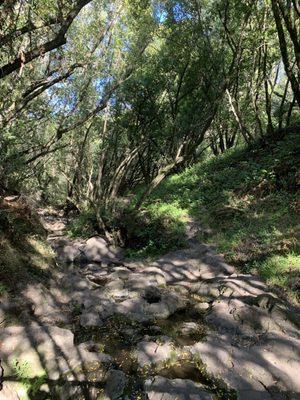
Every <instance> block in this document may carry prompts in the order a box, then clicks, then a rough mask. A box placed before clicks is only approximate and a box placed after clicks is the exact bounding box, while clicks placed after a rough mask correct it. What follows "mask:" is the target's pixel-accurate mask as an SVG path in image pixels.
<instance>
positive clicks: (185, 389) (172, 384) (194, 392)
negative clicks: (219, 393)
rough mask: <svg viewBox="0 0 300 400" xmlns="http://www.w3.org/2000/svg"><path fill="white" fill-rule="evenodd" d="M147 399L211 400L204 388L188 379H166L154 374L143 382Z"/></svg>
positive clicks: (211, 397)
mask: <svg viewBox="0 0 300 400" xmlns="http://www.w3.org/2000/svg"><path fill="white" fill-rule="evenodd" d="M145 391H146V393H147V395H148V398H149V400H213V396H212V395H211V394H210V393H208V392H207V391H206V390H204V388H203V387H202V386H201V385H200V384H197V383H195V382H193V381H190V380H188V379H172V380H171V379H167V378H163V377H161V376H155V377H154V378H153V379H148V380H147V381H146V382H145Z"/></svg>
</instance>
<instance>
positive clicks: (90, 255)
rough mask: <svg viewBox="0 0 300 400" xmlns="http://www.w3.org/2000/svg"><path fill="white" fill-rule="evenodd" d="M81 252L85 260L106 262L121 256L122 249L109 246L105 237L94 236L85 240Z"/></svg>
mask: <svg viewBox="0 0 300 400" xmlns="http://www.w3.org/2000/svg"><path fill="white" fill-rule="evenodd" d="M82 253H83V255H84V257H85V259H86V261H87V262H96V263H101V261H104V262H105V263H108V262H109V261H110V260H112V261H113V260H118V258H121V256H122V251H121V249H119V248H116V247H114V246H111V245H110V244H109V243H107V241H106V240H105V239H103V238H102V237H100V236H95V237H92V238H90V239H88V240H87V241H86V244H85V246H84V247H83V249H82Z"/></svg>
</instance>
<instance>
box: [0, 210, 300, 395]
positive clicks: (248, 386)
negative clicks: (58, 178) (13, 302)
mask: <svg viewBox="0 0 300 400" xmlns="http://www.w3.org/2000/svg"><path fill="white" fill-rule="evenodd" d="M41 214H43V215H42V218H43V220H44V223H45V226H46V228H47V229H48V231H49V241H50V242H51V244H52V247H53V248H54V249H55V250H56V252H57V254H58V269H57V271H56V273H55V275H54V276H53V278H52V279H51V280H50V281H49V282H47V286H45V285H32V286H30V287H27V288H26V290H24V293H22V294H21V296H22V298H23V300H24V302H26V304H30V305H31V310H33V312H31V313H30V312H27V313H24V315H23V316H22V318H21V319H20V322H19V324H15V325H10V326H7V327H5V328H4V329H3V330H2V332H1V334H0V339H1V341H2V348H1V351H2V353H3V355H4V357H2V358H3V360H4V363H5V370H6V372H7V371H10V370H11V372H12V374H13V373H14V370H13V365H14V359H15V358H16V357H17V359H18V362H19V363H20V365H23V364H22V363H24V362H26V361H27V362H28V360H29V367H30V368H29V369H30V373H31V376H30V379H31V381H27V385H29V383H32V382H33V384H35V386H36V387H35V388H36V390H35V393H34V394H33V393H31V397H30V398H32V399H34V398H39V399H42V398H44V399H47V398H51V399H64V400H66V399H68V398H70V399H81V398H82V399H125V400H130V399H132V400H135V399H150V400H167V399H168V400H175V399H176V400H181V399H182V400H187V399H190V400H196V399H199V400H201V399H204V400H205V399H235V398H237V399H243V400H247V399H249V400H250V399H251V400H260V399H262V400H264V399H266V400H269V399H270V400H271V399H274V400H275V399H276V400H277V399H278V400H279V399H282V400H283V399H289V400H296V399H300V377H299V373H297V371H300V332H299V326H300V323H299V314H297V312H296V311H295V310H294V309H292V308H290V307H289V306H288V305H287V304H285V303H283V302H281V301H280V300H279V299H278V298H277V297H276V296H275V295H274V294H272V293H270V292H269V290H268V288H267V287H266V285H265V284H264V283H263V282H262V281H260V280H259V279H258V278H257V277H255V276H252V275H242V274H239V273H237V271H236V270H235V269H234V268H233V267H232V266H229V265H227V264H226V263H225V262H224V260H223V258H222V257H221V256H219V255H217V254H216V253H215V251H214V250H213V249H212V248H211V247H209V246H206V245H203V244H199V243H198V242H197V240H196V239H195V236H196V234H197V224H195V223H191V224H190V226H189V230H188V239H189V246H190V247H189V248H188V249H185V250H178V251H175V252H172V253H169V254H167V255H165V256H163V257H161V258H159V259H157V260H156V261H155V262H152V263H147V262H139V261H135V262H126V261H124V260H123V261H122V257H121V252H120V250H119V249H116V248H113V247H112V246H109V245H107V243H106V242H105V241H104V240H103V239H101V238H92V239H90V240H89V241H83V240H74V241H71V240H70V239H68V238H67V237H66V236H65V234H64V230H65V226H66V223H67V221H66V220H64V219H63V218H62V217H61V216H59V215H57V214H55V213H54V214H53V215H51V213H46V214H45V213H43V212H42V211H41ZM71 261H75V263H71ZM43 374H46V376H45V378H43V379H44V380H43V381H41V382H40V383H42V385H41V384H37V383H36V382H37V379H36V377H37V376H43ZM6 375H7V374H6ZM19 378H20V377H19ZM19 380H20V379H19ZM23 384H24V382H23ZM18 385H19V383H16V379H15V377H14V376H13V375H12V377H11V380H9V379H7V380H6V381H5V382H4V390H3V391H2V393H0V399H1V400H2V399H3V400H7V399H17V398H18V397H17V393H18V390H19V389H18V387H17V386H18ZM1 394H2V397H1ZM14 396H15V397H14ZM47 396H48V397H47Z"/></svg>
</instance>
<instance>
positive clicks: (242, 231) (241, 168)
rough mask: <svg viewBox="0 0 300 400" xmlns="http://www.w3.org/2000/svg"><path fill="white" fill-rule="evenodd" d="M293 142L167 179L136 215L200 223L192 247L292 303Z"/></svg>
mask: <svg viewBox="0 0 300 400" xmlns="http://www.w3.org/2000/svg"><path fill="white" fill-rule="evenodd" d="M299 165H300V138H299V137H298V136H297V135H289V136H287V137H286V138H284V139H283V140H282V141H280V142H277V143H276V144H275V143H274V144H271V145H269V147H267V148H261V147H257V148H255V147H253V148H252V149H251V148H242V149H235V150H231V151H228V152H226V153H225V154H224V155H222V156H219V157H214V158H211V159H209V160H207V161H205V162H202V163H199V164H197V165H194V166H193V167H191V168H188V169H186V170H185V171H183V172H182V173H179V174H176V175H172V176H170V177H169V178H167V179H166V180H165V181H164V182H163V183H162V184H161V185H160V187H158V188H157V190H156V191H155V192H154V193H153V194H152V196H151V197H150V199H149V200H148V203H147V204H146V205H145V207H144V209H145V210H148V209H151V207H153V206H154V205H155V207H161V209H164V207H166V208H167V207H172V208H173V209H176V210H177V211H176V213H177V214H178V215H180V214H181V215H183V214H184V213H186V212H188V213H189V214H190V215H191V216H193V217H194V218H196V219H197V220H198V221H200V223H201V226H203V230H202V231H201V234H199V240H200V241H202V242H206V243H214V244H216V245H217V247H218V250H219V251H220V252H222V253H223V254H224V255H225V258H226V260H227V261H228V262H230V263H232V264H234V265H236V266H238V267H239V268H241V270H242V271H245V272H249V271H251V272H253V271H257V272H258V273H259V274H260V275H261V276H262V277H263V278H264V279H265V280H266V281H267V283H269V284H271V285H274V286H276V287H278V288H281V289H283V290H284V291H285V292H286V293H287V294H289V295H290V297H291V298H292V299H294V300H297V299H298V300H299V288H300V252H299V250H300V246H299V232H300V229H299V228H300V218H299V211H300V198H299V185H300V171H299Z"/></svg>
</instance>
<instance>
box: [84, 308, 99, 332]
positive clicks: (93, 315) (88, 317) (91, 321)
mask: <svg viewBox="0 0 300 400" xmlns="http://www.w3.org/2000/svg"><path fill="white" fill-rule="evenodd" d="M80 325H81V326H83V327H84V328H88V327H94V326H102V325H103V321H102V320H101V318H100V316H99V314H98V313H97V312H93V311H90V312H84V313H83V314H82V315H81V316H80Z"/></svg>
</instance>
